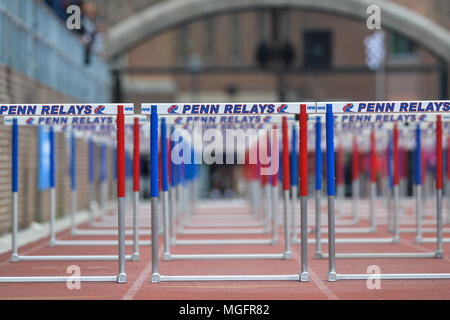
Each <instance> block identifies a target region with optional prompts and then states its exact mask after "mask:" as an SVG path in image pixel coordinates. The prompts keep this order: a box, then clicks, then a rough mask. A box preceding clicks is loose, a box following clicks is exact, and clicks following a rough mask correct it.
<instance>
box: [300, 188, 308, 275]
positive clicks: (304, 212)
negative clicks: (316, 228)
mask: <svg viewBox="0 0 450 320" xmlns="http://www.w3.org/2000/svg"><path fill="white" fill-rule="evenodd" d="M300 221H301V222H300V223H301V230H300V234H301V242H302V243H301V272H300V281H305V282H306V281H309V273H308V201H307V197H306V196H301V197H300Z"/></svg>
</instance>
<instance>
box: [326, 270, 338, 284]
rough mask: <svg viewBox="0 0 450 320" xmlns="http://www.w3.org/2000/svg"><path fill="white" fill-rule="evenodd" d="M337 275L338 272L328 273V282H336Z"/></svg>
mask: <svg viewBox="0 0 450 320" xmlns="http://www.w3.org/2000/svg"><path fill="white" fill-rule="evenodd" d="M336 281H337V274H336V272H328V282H336Z"/></svg>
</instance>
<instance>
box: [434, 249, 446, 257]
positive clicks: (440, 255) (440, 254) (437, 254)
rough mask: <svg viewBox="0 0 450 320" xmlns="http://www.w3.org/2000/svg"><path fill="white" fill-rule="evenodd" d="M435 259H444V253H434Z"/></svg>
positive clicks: (440, 251) (439, 251) (437, 251)
mask: <svg viewBox="0 0 450 320" xmlns="http://www.w3.org/2000/svg"><path fill="white" fill-rule="evenodd" d="M434 257H435V258H436V259H443V258H444V252H442V250H436V252H435V253H434Z"/></svg>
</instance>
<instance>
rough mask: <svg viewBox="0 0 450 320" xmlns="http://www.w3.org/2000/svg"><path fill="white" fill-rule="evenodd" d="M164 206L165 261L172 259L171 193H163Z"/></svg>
mask: <svg viewBox="0 0 450 320" xmlns="http://www.w3.org/2000/svg"><path fill="white" fill-rule="evenodd" d="M162 200H163V201H162V205H163V222H164V255H163V259H164V260H165V259H169V258H170V242H169V236H170V235H169V192H168V191H162Z"/></svg>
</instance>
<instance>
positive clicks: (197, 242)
mask: <svg viewBox="0 0 450 320" xmlns="http://www.w3.org/2000/svg"><path fill="white" fill-rule="evenodd" d="M286 121H287V119H286ZM286 125H287V122H286ZM276 128H277V127H276V125H274V129H275V130H276ZM161 129H162V130H161V134H162V140H161V141H163V139H164V138H165V129H164V130H163V128H161ZM275 132H276V131H275ZM284 133H285V135H286V136H287V133H288V132H287V127H286V128H285V129H284ZM274 135H276V133H274ZM266 139H267V140H266V142H267V143H268V142H269V139H268V136H266ZM272 141H274V142H275V143H274V144H275V149H278V144H277V143H278V138H277V137H276V136H274V137H273V139H272ZM268 144H269V143H268ZM287 148H288V146H287ZM161 151H162V152H163V153H162V157H161V159H162V167H163V171H165V172H166V171H167V169H166V168H164V167H165V166H166V161H167V160H166V159H167V154H166V151H167V150H166V149H165V148H164V147H162V148H161ZM274 152H276V151H274ZM275 155H276V158H278V152H276V153H275ZM286 156H287V157H288V155H286ZM288 160H289V159H288ZM287 163H288V162H287ZM189 166H190V165H189ZM188 172H189V170H188ZM262 177H264V178H267V177H268V176H267V177H265V176H264V175H262ZM161 180H162V181H163V184H164V183H165V180H166V177H165V175H163V177H162V179H161ZM161 180H160V181H161ZM276 184H277V176H276V173H274V175H273V176H272V192H271V193H270V194H269V198H268V199H270V198H271V200H272V203H277V199H276V198H277V194H276V191H277V190H276ZM276 208H277V206H273V208H272V210H276ZM272 217H273V220H272V223H273V228H272V230H273V236H272V239H201V240H176V239H175V241H172V243H174V244H175V245H176V244H182V245H193V244H194V245H202V244H208V245H224V244H270V243H272V244H275V243H276V241H277V233H276V228H277V220H276V219H277V216H276V212H274V211H272ZM287 219H289V216H288V215H285V225H289V222H288V221H286V220H287ZM167 220H168V219H167ZM167 220H166V221H167ZM215 230H216V229H215ZM215 230H213V231H207V232H208V233H211V234H219V233H222V232H220V231H218V232H215ZM167 232H168V227H166V226H165V227H164V233H165V234H167ZM207 232H203V233H202V234H206V233H207ZM244 232H245V231H243V230H238V232H236V233H244ZM195 233H196V232H195ZM192 234H194V232H192ZM168 237H169V236H165V239H167V238H168ZM167 242H168V241H167ZM288 242H289V241H287V242H286V250H285V252H284V253H283V254H264V255H261V254H241V255H216V254H209V255H171V254H170V252H168V250H165V254H164V260H174V259H219V258H220V259H222V258H227V259H235V258H236V259H256V258H260V257H266V258H267V259H282V258H284V259H289V258H290V249H289V245H290V244H289V243H288ZM165 247H166V248H167V247H168V245H166V246H165Z"/></svg>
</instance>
